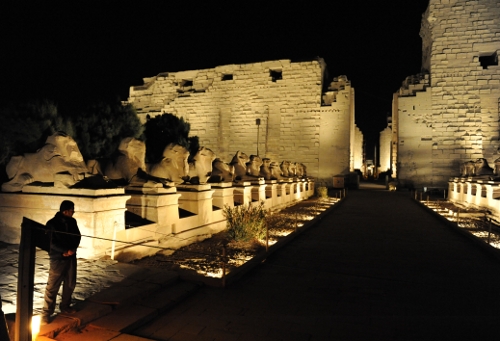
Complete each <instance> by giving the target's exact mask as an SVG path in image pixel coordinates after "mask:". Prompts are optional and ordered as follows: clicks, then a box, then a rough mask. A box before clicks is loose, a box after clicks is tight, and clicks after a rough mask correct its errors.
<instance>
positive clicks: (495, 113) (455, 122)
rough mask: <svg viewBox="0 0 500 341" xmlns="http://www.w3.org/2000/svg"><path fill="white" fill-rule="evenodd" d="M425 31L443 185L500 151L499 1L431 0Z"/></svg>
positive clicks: (435, 154) (438, 178)
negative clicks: (464, 167) (461, 169)
mask: <svg viewBox="0 0 500 341" xmlns="http://www.w3.org/2000/svg"><path fill="white" fill-rule="evenodd" d="M421 36H422V43H423V57H422V68H423V70H424V71H426V72H429V74H430V85H431V89H430V90H428V91H431V105H432V122H431V124H432V142H431V143H432V178H431V179H430V181H431V182H432V184H434V185H438V184H439V185H441V184H442V185H443V186H444V185H445V184H446V183H447V181H448V179H449V177H450V176H454V175H457V174H458V172H459V165H460V164H461V163H463V162H466V161H470V160H475V159H477V158H486V159H487V160H488V162H489V163H490V164H492V163H493V161H494V160H495V159H497V158H498V157H499V146H500V143H499V142H500V141H499V106H500V100H499V99H500V66H499V65H498V52H499V50H500V1H498V0H476V1H471V0H430V3H429V7H428V9H427V11H426V12H425V13H424V15H423V19H422V28H421Z"/></svg>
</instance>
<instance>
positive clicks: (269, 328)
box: [2, 186, 500, 341]
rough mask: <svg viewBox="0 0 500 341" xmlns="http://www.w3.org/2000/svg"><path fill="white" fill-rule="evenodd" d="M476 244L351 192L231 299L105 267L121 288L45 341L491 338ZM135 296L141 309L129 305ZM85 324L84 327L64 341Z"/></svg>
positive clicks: (492, 312)
mask: <svg viewBox="0 0 500 341" xmlns="http://www.w3.org/2000/svg"><path fill="white" fill-rule="evenodd" d="M472 238H473V237H468V236H464V235H463V234H462V233H459V232H458V230H456V229H454V228H452V227H450V226H449V225H448V224H445V223H444V222H443V220H441V219H439V218H437V217H436V216H435V215H434V214H432V213H430V212H429V211H427V210H426V209H424V208H423V207H421V206H420V205H419V204H417V203H415V202H414V201H413V199H412V198H411V197H410V195H409V193H408V192H388V191H385V190H384V189H382V188H381V187H376V186H371V187H370V188H366V187H365V188H362V189H360V190H351V191H350V192H349V194H348V197H347V198H346V199H345V200H344V201H343V202H342V203H341V204H340V205H339V206H338V207H336V208H334V210H333V212H331V214H329V215H326V216H324V217H323V219H322V220H321V221H320V222H319V223H318V224H317V225H316V226H314V227H312V228H310V229H309V230H308V231H306V232H305V233H303V234H302V235H300V236H299V237H298V238H295V239H294V240H292V241H291V242H290V243H289V244H288V245H286V246H285V247H283V248H281V249H280V250H278V251H276V252H275V253H274V254H273V255H272V256H271V257H269V258H268V259H267V260H266V261H265V262H264V263H263V264H261V265H260V266H258V267H257V268H255V269H254V270H252V271H251V272H249V273H247V274H246V275H245V276H244V277H242V278H241V279H240V280H239V281H238V282H236V283H234V284H232V285H231V286H229V287H227V288H225V289H220V288H213V287H209V286H203V287H201V288H198V287H197V286H195V285H193V284H191V283H186V282H183V281H178V280H177V279H176V278H175V276H173V275H172V273H161V272H157V271H152V270H148V269H140V268H138V267H134V266H129V265H127V264H114V265H109V266H107V267H106V269H108V270H113V269H114V271H117V273H118V274H119V275H120V276H122V277H123V278H124V280H122V281H121V282H118V283H115V284H111V283H109V284H110V285H111V287H110V288H108V289H104V290H102V291H99V292H97V293H96V294H94V295H93V296H92V297H90V298H88V299H87V300H86V301H85V302H83V303H81V305H80V308H81V310H80V311H79V312H78V313H77V314H76V315H75V316H67V317H64V316H58V318H57V319H56V321H54V322H53V323H51V324H50V325H49V327H45V335H46V336H49V337H53V338H54V339H57V340H66V341H70V340H93V341H99V340H115V341H119V340H122V341H123V340H129V341H131V340H193V341H197V340H238V341H244V340H486V339H494V338H496V337H498V335H499V333H500V329H499V326H498V321H499V318H500V293H499V290H498V286H499V284H500V262H499V261H498V259H499V258H498V253H499V252H500V251H497V250H495V249H493V248H491V247H489V246H488V245H486V244H479V243H475V242H474V239H472ZM88 280H89V279H88ZM89 281H91V280H89ZM172 283H173V284H172ZM162 288H163V289H162ZM167 289H168V290H167ZM196 290H197V291H196ZM132 297H136V298H137V297H140V299H139V300H138V299H135V300H134V303H133V304H131V303H130V302H131V301H132V299H131V298H132ZM2 298H3V296H2ZM127 303H129V304H127ZM122 306H123V309H119V308H120V307H122ZM113 308H115V309H113ZM78 324H83V325H87V327H86V328H85V329H84V330H83V331H82V332H80V333H78V334H77V333H72V332H66V333H60V334H59V335H57V333H58V332H60V331H61V330H64V329H65V328H67V327H68V325H71V326H75V325H78ZM49 329H50V330H55V331H56V332H54V333H52V334H51V333H50V332H48V331H49ZM133 335H135V336H136V337H134V336H133ZM39 339H42V338H39ZM43 340H48V338H44V339H43Z"/></svg>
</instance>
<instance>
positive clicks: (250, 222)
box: [223, 202, 267, 242]
mask: <svg viewBox="0 0 500 341" xmlns="http://www.w3.org/2000/svg"><path fill="white" fill-rule="evenodd" d="M223 214H224V216H225V217H226V219H227V235H228V237H229V238H230V239H232V240H234V241H242V242H246V241H250V240H252V239H264V238H265V236H266V215H267V211H266V210H265V209H264V202H261V203H260V204H259V205H258V206H252V205H240V206H235V207H229V206H224V209H223Z"/></svg>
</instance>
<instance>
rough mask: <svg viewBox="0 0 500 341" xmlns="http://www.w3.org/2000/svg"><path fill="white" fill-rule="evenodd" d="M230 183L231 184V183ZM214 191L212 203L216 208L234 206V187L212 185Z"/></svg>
mask: <svg viewBox="0 0 500 341" xmlns="http://www.w3.org/2000/svg"><path fill="white" fill-rule="evenodd" d="M231 185H232V184H231ZM212 190H213V191H214V194H213V197H212V198H213V199H212V203H213V205H214V206H216V207H218V208H224V206H229V207H234V187H225V188H221V187H215V186H212Z"/></svg>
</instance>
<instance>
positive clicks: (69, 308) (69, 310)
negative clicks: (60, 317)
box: [61, 307, 76, 314]
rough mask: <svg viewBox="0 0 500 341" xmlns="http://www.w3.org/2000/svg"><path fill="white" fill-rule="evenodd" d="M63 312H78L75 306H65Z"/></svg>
mask: <svg viewBox="0 0 500 341" xmlns="http://www.w3.org/2000/svg"><path fill="white" fill-rule="evenodd" d="M61 313H63V314H74V313H76V309H75V308H73V307H64V308H61Z"/></svg>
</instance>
